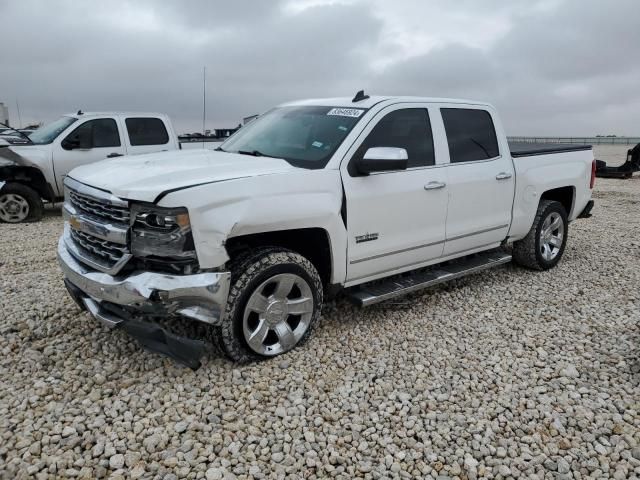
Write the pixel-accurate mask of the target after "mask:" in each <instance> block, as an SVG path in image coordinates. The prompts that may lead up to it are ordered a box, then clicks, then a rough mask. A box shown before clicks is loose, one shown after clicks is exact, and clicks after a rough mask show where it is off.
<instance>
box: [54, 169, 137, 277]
mask: <svg viewBox="0 0 640 480" xmlns="http://www.w3.org/2000/svg"><path fill="white" fill-rule="evenodd" d="M64 183H65V197H66V198H65V207H64V212H65V218H67V220H68V224H67V225H65V235H66V241H67V246H68V249H69V251H70V252H71V253H72V254H73V255H74V256H75V257H76V258H77V259H78V260H79V261H81V262H83V263H84V264H86V265H88V266H89V267H91V268H94V269H96V270H98V271H101V272H105V273H108V274H110V275H115V274H117V273H118V272H119V271H120V270H121V269H122V268H123V267H124V265H125V264H126V263H127V262H128V261H129V259H130V258H131V256H132V255H131V253H130V251H129V244H128V237H129V233H128V232H129V229H130V225H129V218H130V212H129V205H128V202H126V201H125V200H121V199H119V198H117V197H115V196H113V195H111V194H110V193H108V192H104V191H102V190H98V189H96V188H93V187H90V186H88V185H84V184H81V183H80V182H77V181H75V180H73V179H71V178H69V177H67V178H66V179H65V182H64Z"/></svg>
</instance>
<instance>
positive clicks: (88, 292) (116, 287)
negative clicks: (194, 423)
mask: <svg viewBox="0 0 640 480" xmlns="http://www.w3.org/2000/svg"><path fill="white" fill-rule="evenodd" d="M58 262H59V263H60V267H61V269H62V271H63V273H64V276H65V285H66V287H67V290H68V291H69V294H70V295H71V297H72V298H73V299H74V301H75V302H76V303H77V304H78V305H79V306H80V308H82V309H85V310H87V311H88V312H89V313H90V314H91V315H92V316H93V317H94V318H96V319H97V320H98V321H100V322H101V323H102V324H104V325H106V326H107V327H109V328H116V327H118V328H123V329H124V330H126V331H127V332H128V333H130V334H131V335H133V336H134V337H135V338H137V339H138V340H139V341H140V342H141V343H142V344H143V345H144V346H146V347H147V348H149V349H151V350H154V351H157V352H160V353H164V354H167V355H169V356H171V357H173V358H175V359H176V360H179V361H181V362H183V363H187V364H188V365H189V366H191V367H192V368H194V365H195V364H196V363H197V364H199V363H198V362H197V359H196V360H195V363H194V362H192V361H190V359H189V358H185V356H184V355H183V353H186V354H187V355H186V356H187V357H195V356H198V357H199V354H200V353H201V351H200V352H195V351H194V352H191V353H193V355H191V353H189V352H184V351H183V352H182V353H181V352H176V351H175V349H176V348H178V349H180V350H184V349H183V348H182V347H186V348H187V350H189V349H190V348H191V347H195V346H196V345H195V344H194V343H193V342H194V341H193V340H189V339H186V338H182V337H178V336H176V335H173V334H171V333H169V332H167V331H165V330H164V329H163V328H162V326H161V325H160V324H158V323H156V322H157V321H158V319H159V318H167V317H174V318H175V317H178V318H184V319H189V320H196V321H198V322H204V323H206V324H210V325H220V323H221V322H222V319H223V315H224V311H225V307H226V304H227V296H228V294H229V284H230V280H231V274H230V273H229V272H207V273H198V274H194V275H169V274H165V273H154V272H146V271H137V272H132V273H130V274H128V275H118V276H111V275H108V274H106V273H102V272H97V271H95V270H92V269H90V268H88V267H86V266H84V264H82V263H80V262H79V261H78V260H76V259H75V258H74V256H73V255H72V254H71V253H70V252H69V250H68V249H67V247H66V245H65V241H64V238H61V239H60V241H59V242H58ZM198 350H201V349H198ZM191 360H193V358H191ZM195 368H197V366H196V367H195Z"/></svg>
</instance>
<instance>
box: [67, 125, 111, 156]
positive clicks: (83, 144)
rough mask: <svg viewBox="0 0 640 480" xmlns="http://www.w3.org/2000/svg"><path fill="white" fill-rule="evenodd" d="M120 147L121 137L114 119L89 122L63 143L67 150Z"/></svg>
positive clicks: (72, 133)
mask: <svg viewBox="0 0 640 480" xmlns="http://www.w3.org/2000/svg"><path fill="white" fill-rule="evenodd" d="M119 146H120V135H119V134H118V126H117V124H116V121H115V120H114V119H113V118H99V119H96V120H88V121H86V122H84V123H83V124H82V125H80V126H79V127H78V128H76V129H75V130H74V131H73V132H71V133H70V134H69V135H67V137H66V138H65V139H64V140H63V142H62V147H63V148H65V149H67V150H70V149H73V148H80V149H89V148H104V147H119Z"/></svg>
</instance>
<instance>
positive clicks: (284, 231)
mask: <svg viewBox="0 0 640 480" xmlns="http://www.w3.org/2000/svg"><path fill="white" fill-rule="evenodd" d="M593 182H594V160H593V152H592V150H591V147H590V146H584V145H569V146H563V145H551V146H549V145H535V144H527V145H524V146H522V145H521V146H515V145H511V146H510V145H509V143H508V142H507V138H506V136H505V133H504V130H503V127H502V124H501V122H500V119H499V117H498V114H497V112H496V111H495V109H494V108H493V107H491V106H490V105H488V104H486V103H482V102H472V101H465V100H449V99H430V98H413V97H375V98H374V97H371V98H369V97H368V96H366V95H363V94H362V93H359V95H356V97H355V98H354V99H350V98H331V99H319V100H307V101H300V102H294V103H289V104H285V105H283V106H280V107H278V108H275V109H273V110H271V111H270V112H268V113H266V114H264V115H262V116H261V117H259V118H258V119H256V120H254V121H253V122H251V123H250V124H248V125H247V126H245V127H244V128H243V129H242V130H240V131H239V132H237V133H236V134H235V135H234V136H233V137H231V138H230V139H229V140H228V141H226V142H225V143H223V144H222V145H221V146H220V147H219V148H218V149H217V151H211V150H206V149H203V150H193V151H182V152H174V153H169V154H157V155H148V156H145V158H144V159H142V158H139V159H133V158H131V159H128V158H123V159H116V160H112V161H109V162H103V163H101V164H100V165H97V166H95V167H93V168H89V167H79V168H76V169H75V170H73V171H72V172H71V173H70V175H69V176H68V177H67V178H66V179H65V186H66V188H67V194H66V199H65V204H64V214H65V218H66V221H65V226H64V233H63V235H62V237H61V239H60V242H59V244H58V258H59V262H60V265H61V267H62V270H63V272H64V275H65V282H66V285H67V288H68V290H69V293H70V294H71V296H72V297H73V298H74V300H75V301H76V302H77V303H78V305H80V307H81V308H83V309H86V310H88V311H89V312H90V313H91V314H92V315H93V316H94V317H95V318H97V319H98V320H99V321H101V322H102V323H104V324H106V325H108V326H110V327H118V328H121V329H123V330H125V331H127V332H129V333H130V334H131V335H133V336H135V337H136V338H137V339H138V340H139V341H140V342H141V343H142V344H144V345H145V346H147V347H148V348H150V349H154V350H157V351H160V352H163V353H165V354H167V355H171V356H172V357H174V358H176V359H178V360H180V361H182V362H184V363H186V364H188V365H190V366H192V367H194V368H195V367H197V366H198V358H199V355H200V354H201V353H202V351H203V350H202V348H203V347H202V342H197V341H194V340H193V339H190V338H184V337H182V336H179V335H177V334H176V333H175V332H172V331H171V330H170V329H169V328H168V325H167V324H166V323H165V322H164V321H163V318H168V317H174V318H177V319H180V320H182V321H196V322H201V323H202V324H204V325H207V326H208V327H209V329H208V331H209V334H210V338H212V339H215V340H216V341H217V342H219V343H220V345H221V346H222V348H223V350H224V351H225V352H226V354H227V355H228V356H229V357H231V358H232V359H234V360H238V361H245V360H249V359H259V358H268V357H273V356H275V355H279V354H281V353H284V352H287V351H289V350H291V349H292V348H294V347H295V346H297V345H298V344H300V343H301V342H303V341H304V340H305V339H306V338H308V337H309V335H310V333H311V331H312V330H313V327H314V325H315V324H316V323H317V321H318V319H319V316H320V310H321V308H322V303H323V298H324V297H325V294H327V293H328V294H333V293H336V292H337V291H339V290H345V291H346V293H347V294H348V296H349V297H350V298H351V299H352V300H353V301H354V302H356V303H357V304H359V305H362V306H367V305H371V304H374V303H376V302H379V301H382V300H387V299H389V298H393V297H395V296H397V295H401V294H406V293H408V292H411V291H414V290H417V289H419V288H425V287H429V286H432V285H435V284H437V283H440V282H443V281H447V280H451V279H454V278H458V277H460V276H462V275H466V274H470V273H474V272H478V271H480V270H483V269H485V268H489V267H493V266H497V265H501V264H503V263H505V262H509V261H511V260H512V259H513V260H515V262H516V263H518V264H519V265H522V266H525V267H527V268H532V269H538V270H547V269H550V268H552V267H554V266H555V265H556V264H557V263H558V261H559V260H560V258H561V257H562V254H563V252H564V249H565V245H566V242H567V237H568V233H569V222H571V221H573V220H575V219H576V218H578V217H581V216H583V217H586V216H588V215H589V212H590V210H591V207H592V206H593V201H592V200H591V191H592V188H593V185H594V183H593ZM505 247H512V248H510V249H506V248H505ZM549 278H552V277H549Z"/></svg>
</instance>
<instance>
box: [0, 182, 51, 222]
mask: <svg viewBox="0 0 640 480" xmlns="http://www.w3.org/2000/svg"><path fill="white" fill-rule="evenodd" d="M43 210H44V205H43V204H42V200H41V199H40V195H38V193H37V192H36V191H35V190H33V189H32V188H29V187H27V186H26V185H23V184H21V183H7V184H6V185H5V186H4V187H2V189H0V221H2V222H6V223H21V222H36V221H38V220H40V219H41V218H42V211H43Z"/></svg>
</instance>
